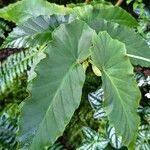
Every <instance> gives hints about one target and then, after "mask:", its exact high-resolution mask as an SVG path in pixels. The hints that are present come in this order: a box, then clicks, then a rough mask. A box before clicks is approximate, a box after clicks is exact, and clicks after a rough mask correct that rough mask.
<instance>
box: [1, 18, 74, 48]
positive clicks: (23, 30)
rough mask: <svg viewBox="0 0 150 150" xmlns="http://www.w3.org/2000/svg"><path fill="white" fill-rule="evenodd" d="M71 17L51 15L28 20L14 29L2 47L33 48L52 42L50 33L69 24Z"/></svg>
mask: <svg viewBox="0 0 150 150" xmlns="http://www.w3.org/2000/svg"><path fill="white" fill-rule="evenodd" d="M73 20H74V18H73V17H72V16H71V15H51V16H38V17H36V18H29V19H28V20H27V21H26V22H24V23H23V24H21V25H19V26H17V27H16V28H14V30H13V31H12V32H11V33H10V34H9V36H8V37H7V38H6V40H5V42H4V44H3V47H11V48H12V47H13V48H22V47H34V46H38V45H39V46H40V45H42V44H46V43H48V42H50V40H52V36H51V32H52V31H53V30H54V29H55V28H57V27H58V26H59V25H60V24H62V23H70V22H71V21H73Z"/></svg>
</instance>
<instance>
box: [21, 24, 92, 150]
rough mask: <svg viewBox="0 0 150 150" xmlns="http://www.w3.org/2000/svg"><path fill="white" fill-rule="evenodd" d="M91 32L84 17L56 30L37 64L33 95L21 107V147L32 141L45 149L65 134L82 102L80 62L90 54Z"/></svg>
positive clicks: (32, 147)
mask: <svg viewBox="0 0 150 150" xmlns="http://www.w3.org/2000/svg"><path fill="white" fill-rule="evenodd" d="M92 34H93V30H92V29H90V28H89V27H88V26H87V25H86V24H85V23H84V22H82V21H74V22H72V23H70V24H67V25H62V26H61V27H60V28H58V29H57V30H55V32H54V33H53V37H54V39H55V40H54V41H53V42H51V43H50V44H49V46H48V48H47V50H46V56H47V57H46V59H45V61H43V62H42V63H41V65H40V66H39V67H38V68H37V71H36V72H37V74H38V77H37V78H36V79H35V81H34V84H33V86H32V91H31V92H32V97H31V98H30V99H29V100H27V101H26V102H25V105H24V107H23V110H22V114H23V116H22V117H21V121H20V126H21V128H20V138H19V140H20V143H21V145H20V146H21V147H23V146H25V144H26V143H30V148H31V149H38V148H39V149H42V147H44V146H48V145H49V144H53V143H54V142H55V140H56V139H57V138H58V137H59V136H60V135H61V134H62V132H63V130H64V129H65V126H66V124H67V123H68V122H69V120H70V118H71V117H72V115H73V113H74V111H75V109H77V107H78V106H79V104H80V99H81V93H82V86H83V83H84V78H85V76H84V71H83V69H82V68H81V65H80V62H82V61H83V60H84V59H86V58H87V57H88V55H89V51H87V49H89V47H90V45H91V39H92ZM74 37H76V38H74ZM85 37H87V39H86V38H85ZM79 39H80V40H79ZM66 41H70V42H69V43H68V44H69V45H68V44H64V43H66ZM46 65H47V67H46ZM45 86H46V87H47V90H46V89H45V88H44V87H45ZM38 89H39V90H40V92H39V93H37V90H38ZM47 92H48V93H47ZM37 102H38V103H37ZM31 113H32V115H30V114H31ZM37 114H39V115H38V116H37ZM29 116H30V117H29ZM35 118H36V119H35ZM28 122H30V124H29V123H28ZM52 122H53V123H52Z"/></svg>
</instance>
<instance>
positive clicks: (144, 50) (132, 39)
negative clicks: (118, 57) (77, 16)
mask: <svg viewBox="0 0 150 150" xmlns="http://www.w3.org/2000/svg"><path fill="white" fill-rule="evenodd" d="M87 23H88V22H87ZM88 25H89V26H90V27H91V28H93V29H94V30H96V32H97V33H98V32H100V31H107V32H108V33H109V35H110V36H111V37H112V38H113V39H117V40H119V41H120V42H122V43H124V44H125V46H126V49H127V53H128V54H131V55H133V57H134V58H133V57H131V58H130V59H131V62H132V63H133V64H134V65H141V66H145V67H149V66H150V48H149V46H148V44H147V43H146V41H145V40H144V39H143V38H142V37H141V36H140V35H139V34H138V33H136V32H135V31H134V30H133V29H129V28H128V27H125V26H122V25H119V24H116V23H113V22H107V21H105V20H103V19H99V20H95V21H93V22H91V23H88ZM138 57H139V58H138Z"/></svg>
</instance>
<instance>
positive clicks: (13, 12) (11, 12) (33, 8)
mask: <svg viewBox="0 0 150 150" xmlns="http://www.w3.org/2000/svg"><path fill="white" fill-rule="evenodd" d="M65 11H66V9H64V7H63V6H58V5H56V4H50V3H48V2H47V1H45V0H32V1H31V0H22V1H18V2H16V3H15V4H10V5H9V6H8V7H4V8H3V9H1V10H0V17H1V18H3V19H5V20H8V21H13V22H15V23H17V24H20V23H22V22H24V21H26V20H27V19H29V18H31V17H37V16H39V15H52V14H60V13H62V14H64V13H65Z"/></svg>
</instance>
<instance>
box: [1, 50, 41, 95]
mask: <svg viewBox="0 0 150 150" xmlns="http://www.w3.org/2000/svg"><path fill="white" fill-rule="evenodd" d="M9 50H10V49H9ZM40 50H41V49H37V48H32V49H24V50H21V51H20V52H17V53H14V54H11V55H10V56H8V57H7V58H6V59H5V56H4V57H1V62H0V70H1V71H0V95H1V94H3V93H4V92H5V90H6V89H7V88H9V87H10V86H11V85H12V84H13V82H14V80H15V79H17V78H18V77H20V76H21V75H22V74H23V73H25V72H26V73H27V71H29V70H30V68H31V67H32V64H34V60H36V58H37V56H38V53H39V52H40ZM8 53H9V52H8ZM38 60H39V58H38Z"/></svg>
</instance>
